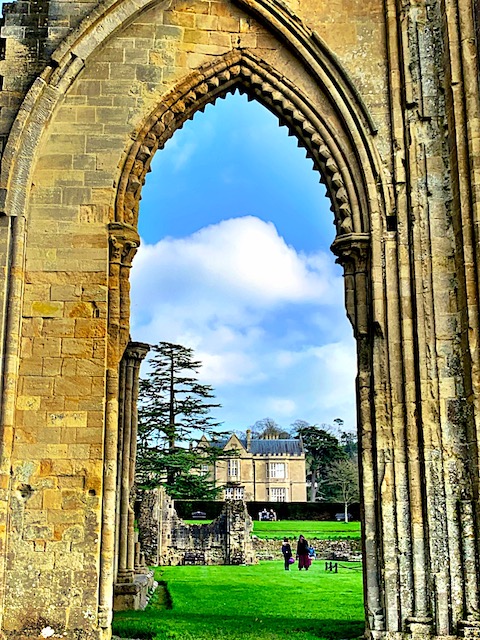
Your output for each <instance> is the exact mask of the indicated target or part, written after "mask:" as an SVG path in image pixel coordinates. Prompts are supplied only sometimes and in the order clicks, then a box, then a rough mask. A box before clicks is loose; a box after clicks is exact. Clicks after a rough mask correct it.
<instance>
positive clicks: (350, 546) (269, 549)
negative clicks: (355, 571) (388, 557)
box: [252, 536, 362, 560]
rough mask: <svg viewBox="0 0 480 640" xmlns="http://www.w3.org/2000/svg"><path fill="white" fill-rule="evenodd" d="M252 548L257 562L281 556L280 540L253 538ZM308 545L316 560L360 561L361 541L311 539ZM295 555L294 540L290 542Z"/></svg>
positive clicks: (276, 558) (277, 558) (295, 543)
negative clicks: (310, 546) (312, 549)
mask: <svg viewBox="0 0 480 640" xmlns="http://www.w3.org/2000/svg"><path fill="white" fill-rule="evenodd" d="M252 542H253V548H254V549H255V553H256V555H257V558H258V559H259V560H279V559H281V558H282V557H283V556H282V551H281V548H282V541H281V540H262V539H261V538H257V537H256V536H253V539H252ZM309 543H310V544H311V545H312V546H313V548H314V549H315V553H316V556H317V558H320V559H324V560H357V559H358V560H360V559H361V553H362V543H361V540H317V539H316V538H311V539H310V540H309ZM290 545H291V547H292V551H293V553H294V554H295V549H296V546H297V542H296V540H290Z"/></svg>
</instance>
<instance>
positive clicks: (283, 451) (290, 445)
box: [211, 434, 304, 456]
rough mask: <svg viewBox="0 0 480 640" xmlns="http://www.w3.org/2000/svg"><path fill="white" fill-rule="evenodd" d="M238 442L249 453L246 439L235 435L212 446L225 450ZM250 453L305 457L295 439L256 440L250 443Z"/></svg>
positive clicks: (298, 442)
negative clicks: (234, 442)
mask: <svg viewBox="0 0 480 640" xmlns="http://www.w3.org/2000/svg"><path fill="white" fill-rule="evenodd" d="M232 440H233V441H235V440H237V441H238V442H239V443H240V444H241V445H242V447H243V448H244V449H245V451H247V440H246V438H239V437H238V436H236V435H235V434H232V435H231V436H230V438H228V439H227V440H217V441H216V442H212V443H211V444H212V446H214V447H218V448H219V449H224V448H225V447H226V446H227V444H229V443H231V442H232ZM249 453H251V454H252V455H258V456H271V455H277V456H278V455H289V456H301V455H303V453H304V451H303V446H302V443H301V441H300V440H296V439H295V438H288V439H282V440H280V439H271V440H264V439H263V438H255V439H253V438H252V440H251V441H250V449H249Z"/></svg>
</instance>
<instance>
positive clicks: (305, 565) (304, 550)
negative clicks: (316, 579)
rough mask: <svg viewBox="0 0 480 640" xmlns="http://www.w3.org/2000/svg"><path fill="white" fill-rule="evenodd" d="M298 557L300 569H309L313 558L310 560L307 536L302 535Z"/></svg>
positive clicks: (298, 547) (299, 541)
mask: <svg viewBox="0 0 480 640" xmlns="http://www.w3.org/2000/svg"><path fill="white" fill-rule="evenodd" d="M297 559H298V570H299V571H301V570H302V569H305V571H308V569H309V567H310V564H311V562H312V561H311V560H310V550H309V545H308V542H307V541H306V540H305V537H304V536H302V535H300V536H299V538H298V543H297Z"/></svg>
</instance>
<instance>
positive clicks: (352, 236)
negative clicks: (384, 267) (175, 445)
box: [330, 233, 370, 273]
mask: <svg viewBox="0 0 480 640" xmlns="http://www.w3.org/2000/svg"><path fill="white" fill-rule="evenodd" d="M330 248H331V250H332V252H333V253H334V254H335V255H336V256H337V260H336V262H337V263H338V264H340V265H342V267H345V266H347V265H352V264H353V266H354V267H355V269H354V271H355V272H356V273H358V272H364V271H366V270H367V263H368V257H369V255H370V234H369V233H347V234H345V235H342V236H337V238H335V240H334V241H333V244H332V246H331V247H330Z"/></svg>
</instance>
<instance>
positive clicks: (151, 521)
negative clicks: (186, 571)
mask: <svg viewBox="0 0 480 640" xmlns="http://www.w3.org/2000/svg"><path fill="white" fill-rule="evenodd" d="M138 526H139V539H140V543H141V547H142V552H143V553H144V554H145V560H146V562H147V564H149V565H155V566H157V565H160V566H161V565H182V564H200V565H235V564H237V565H238V564H253V563H255V562H256V561H257V559H256V555H255V551H254V548H253V543H252V540H251V532H252V530H253V523H252V519H251V518H250V516H249V515H248V512H247V510H246V507H245V503H244V502H243V501H241V500H231V501H227V502H226V503H225V505H224V508H223V510H222V512H221V514H220V515H219V517H218V518H217V519H216V520H214V521H213V522H212V523H210V524H192V525H188V524H185V522H183V520H181V519H180V518H179V517H178V515H177V513H176V511H175V506H174V501H173V500H172V499H171V498H170V497H169V496H168V495H167V494H166V493H165V492H164V491H163V490H162V489H154V490H152V491H144V492H143V493H142V494H141V500H140V504H139V509H138Z"/></svg>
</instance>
